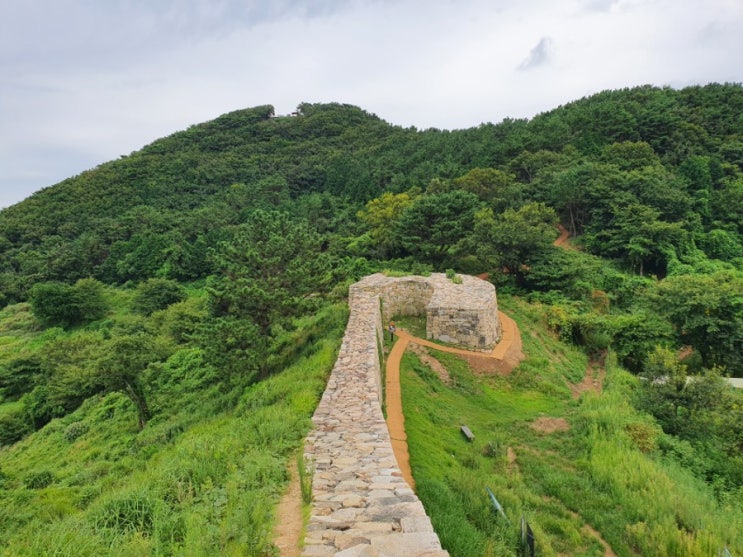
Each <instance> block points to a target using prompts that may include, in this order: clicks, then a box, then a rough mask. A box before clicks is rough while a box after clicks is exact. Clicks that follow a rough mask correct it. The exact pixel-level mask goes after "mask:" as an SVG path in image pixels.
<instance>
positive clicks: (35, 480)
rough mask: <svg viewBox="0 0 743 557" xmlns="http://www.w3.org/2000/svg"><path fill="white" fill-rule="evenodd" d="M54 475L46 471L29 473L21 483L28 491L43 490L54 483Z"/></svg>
mask: <svg viewBox="0 0 743 557" xmlns="http://www.w3.org/2000/svg"><path fill="white" fill-rule="evenodd" d="M54 480H55V478H54V474H52V473H51V472H49V471H48V470H42V471H41V472H31V473H30V474H28V475H26V477H25V478H23V483H24V485H25V486H26V487H27V488H28V489H43V488H45V487H48V486H50V485H51V484H53V483H54Z"/></svg>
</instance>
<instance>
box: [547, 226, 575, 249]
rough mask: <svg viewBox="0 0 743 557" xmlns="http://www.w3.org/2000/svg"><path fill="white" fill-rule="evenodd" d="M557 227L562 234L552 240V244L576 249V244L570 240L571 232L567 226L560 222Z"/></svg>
mask: <svg viewBox="0 0 743 557" xmlns="http://www.w3.org/2000/svg"><path fill="white" fill-rule="evenodd" d="M557 229H558V230H559V231H560V235H559V236H558V237H557V240H555V241H554V242H552V245H553V246H555V247H558V248H562V249H572V250H574V249H575V246H573V245H572V244H570V243H569V242H568V238H570V232H568V230H567V228H565V227H564V226H563V225H561V224H558V225H557Z"/></svg>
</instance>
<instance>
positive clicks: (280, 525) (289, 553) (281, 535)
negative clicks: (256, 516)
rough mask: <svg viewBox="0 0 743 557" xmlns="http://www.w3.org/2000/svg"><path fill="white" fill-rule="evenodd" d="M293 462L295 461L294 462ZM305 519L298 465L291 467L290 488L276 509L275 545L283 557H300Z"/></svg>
mask: <svg viewBox="0 0 743 557" xmlns="http://www.w3.org/2000/svg"><path fill="white" fill-rule="evenodd" d="M292 462H293V461H292ZM303 527H304V519H303V517H302V493H301V490H300V487H299V474H298V473H297V469H296V465H294V464H292V465H291V466H289V487H288V488H287V490H286V492H285V493H284V495H283V496H282V497H281V501H280V502H279V506H278V508H277V509H276V528H275V529H274V544H275V545H276V547H278V548H279V552H280V555H281V557H299V555H300V551H299V543H300V542H301V540H300V538H301V536H302V528H303Z"/></svg>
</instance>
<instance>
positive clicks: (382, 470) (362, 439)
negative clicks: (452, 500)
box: [303, 287, 448, 557]
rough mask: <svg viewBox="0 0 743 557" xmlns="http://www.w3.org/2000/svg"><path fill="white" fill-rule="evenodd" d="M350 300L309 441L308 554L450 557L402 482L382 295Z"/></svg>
mask: <svg viewBox="0 0 743 557" xmlns="http://www.w3.org/2000/svg"><path fill="white" fill-rule="evenodd" d="M352 289H353V287H352ZM351 298H352V301H351V300H349V305H350V310H351V311H350V315H349V319H348V325H347V327H346V333H345V336H344V338H343V343H342V345H341V349H340V352H339V354H338V359H337V360H336V363H335V366H334V368H333V371H332V372H331V375H330V378H329V380H328V385H327V387H326V389H325V392H324V393H323V396H322V399H321V400H320V404H319V405H318V407H317V410H316V411H315V414H314V416H313V417H312V421H313V423H314V429H313V431H312V432H311V433H310V435H309V436H308V437H307V440H306V442H305V460H306V461H307V462H312V463H313V465H314V468H315V473H314V476H313V481H312V491H313V503H312V510H311V514H310V520H309V524H308V526H307V534H306V536H305V540H304V544H305V545H304V552H303V555H304V556H305V557H311V556H330V555H335V556H337V557H367V556H368V557H371V556H378V557H385V556H388V557H392V556H406V557H407V556H410V557H445V556H448V553H447V552H446V551H443V550H442V549H441V544H440V543H439V539H438V536H437V535H436V533H435V532H434V531H433V527H432V526H431V521H430V520H429V518H428V516H426V512H425V510H424V509H423V505H422V504H421V502H420V501H419V500H418V498H417V497H416V495H415V493H413V490H412V489H410V486H408V484H407V483H406V482H405V480H404V479H403V478H402V474H401V472H400V469H399V468H398V466H397V462H396V460H395V456H394V454H393V452H392V444H391V441H390V435H389V431H388V430H387V424H386V423H385V421H384V417H383V415H382V410H381V406H380V397H381V392H382V390H381V387H380V377H381V373H380V361H379V356H380V353H381V352H380V346H381V339H380V335H381V334H382V333H383V327H382V320H381V313H380V298H379V295H378V294H374V293H369V292H366V293H364V292H361V291H356V292H354V293H353V295H352V296H351Z"/></svg>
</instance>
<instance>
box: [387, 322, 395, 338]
mask: <svg viewBox="0 0 743 557" xmlns="http://www.w3.org/2000/svg"><path fill="white" fill-rule="evenodd" d="M388 330H389V331H390V342H392V341H394V340H395V322H394V321H390V326H389V327H388Z"/></svg>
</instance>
